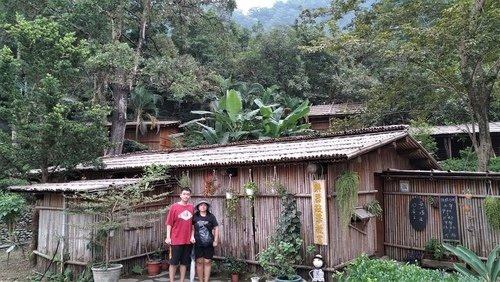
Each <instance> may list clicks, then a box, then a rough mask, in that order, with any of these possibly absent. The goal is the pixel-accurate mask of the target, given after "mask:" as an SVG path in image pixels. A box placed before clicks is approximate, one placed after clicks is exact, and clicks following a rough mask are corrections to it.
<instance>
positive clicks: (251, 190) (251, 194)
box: [245, 188, 254, 196]
mask: <svg viewBox="0 0 500 282" xmlns="http://www.w3.org/2000/svg"><path fill="white" fill-rule="evenodd" d="M245 193H247V195H248V196H253V193H254V191H253V189H250V188H246V189H245Z"/></svg>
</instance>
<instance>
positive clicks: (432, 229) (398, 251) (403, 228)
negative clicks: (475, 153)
mask: <svg viewBox="0 0 500 282" xmlns="http://www.w3.org/2000/svg"><path fill="white" fill-rule="evenodd" d="M401 180H405V181H409V191H408V192H400V181H401ZM490 183H491V185H490ZM499 187H500V181H499V180H498V179H497V180H492V181H491V182H489V181H487V180H486V179H466V178H463V179H457V178H448V179H436V178H432V177H425V178H418V177H417V175H415V178H411V177H410V178H400V177H387V178H385V179H384V202H385V203H384V217H385V221H386V223H391V224H385V245H386V254H387V255H388V256H389V257H391V258H394V259H396V260H405V259H406V258H407V254H408V252H409V251H417V252H418V251H423V250H424V247H425V243H426V241H427V240H430V239H432V238H435V239H439V240H442V228H441V217H440V216H441V215H440V209H439V207H432V206H431V205H430V204H429V202H428V197H430V196H436V197H438V196H457V207H458V211H457V217H458V227H459V234H460V242H459V243H460V244H462V245H464V246H465V247H467V248H469V249H470V250H472V251H473V252H475V253H476V254H478V255H479V256H481V257H487V256H488V254H489V252H490V251H491V250H492V249H493V248H494V247H495V246H496V245H498V244H500V232H498V231H494V230H493V229H492V227H491V226H490V225H489V224H488V222H487V220H486V217H485V215H484V211H483V201H484V198H485V197H486V195H496V196H497V197H499V195H500V190H499ZM467 189H468V190H470V193H472V195H473V198H472V199H471V200H468V199H466V198H465V191H467ZM414 197H418V198H421V199H422V200H423V201H424V203H425V204H426V210H427V212H428V221H427V225H426V227H425V229H424V230H422V231H415V230H414V229H413V228H412V227H411V224H410V221H409V202H410V199H411V198H414ZM465 205H470V207H471V211H470V212H467V211H466V210H465V208H464V207H465Z"/></svg>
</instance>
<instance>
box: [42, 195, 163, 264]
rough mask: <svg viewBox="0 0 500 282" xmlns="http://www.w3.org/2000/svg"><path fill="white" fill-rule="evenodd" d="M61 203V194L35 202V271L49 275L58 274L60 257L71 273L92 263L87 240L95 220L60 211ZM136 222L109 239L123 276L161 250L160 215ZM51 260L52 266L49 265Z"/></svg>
mask: <svg viewBox="0 0 500 282" xmlns="http://www.w3.org/2000/svg"><path fill="white" fill-rule="evenodd" d="M157 189H158V191H160V193H161V192H162V191H166V189H170V188H167V187H163V186H162V187H157ZM65 201H67V199H65V198H64V197H63V194H62V193H45V194H44V196H43V197H41V198H40V199H39V200H38V202H37V209H38V210H39V234H38V247H37V250H36V254H37V266H36V269H37V271H38V272H41V273H43V272H44V271H45V270H46V269H47V268H49V269H50V271H53V272H57V271H60V269H61V264H60V263H57V262H58V261H61V260H62V259H61V257H62V256H63V254H64V261H65V262H66V264H65V267H70V268H71V269H72V270H74V271H75V273H79V272H81V271H82V270H83V269H84V268H85V267H86V265H87V264H88V263H89V262H91V261H92V253H91V251H90V250H89V249H88V244H89V242H90V240H91V232H92V230H91V228H92V226H93V222H94V221H95V220H96V219H94V218H93V217H90V216H85V215H79V214H70V213H67V212H64V206H65ZM165 205H166V203H163V204H161V205H158V206H150V207H145V208H143V210H145V209H153V210H154V209H158V208H162V207H164V206H165ZM139 221H140V222H142V223H141V224H137V225H136V226H131V227H128V228H125V229H123V230H119V231H117V232H115V234H114V237H113V239H112V240H111V254H110V257H111V260H112V261H116V262H119V263H122V264H123V265H124V268H123V273H128V272H129V271H130V269H131V268H132V267H133V266H134V265H136V264H137V265H140V266H144V265H145V263H144V262H145V259H146V255H147V254H149V253H152V252H154V251H156V250H158V249H163V248H164V244H163V240H164V239H165V238H164V237H165V223H164V216H153V215H148V216H144V217H141V218H140V219H139ZM162 238H163V239H162ZM54 254H55V256H54ZM53 257H54V258H55V259H54V261H55V263H52V264H51V263H50V261H51V260H52V258H53ZM49 265H50V267H49Z"/></svg>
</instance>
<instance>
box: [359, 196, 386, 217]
mask: <svg viewBox="0 0 500 282" xmlns="http://www.w3.org/2000/svg"><path fill="white" fill-rule="evenodd" d="M363 208H364V209H365V210H367V211H368V212H370V213H371V214H373V215H374V216H376V217H379V218H381V217H382V214H383V213H384V211H383V210H382V207H381V206H380V203H379V201H377V200H373V201H371V202H369V203H366V204H364V205H363Z"/></svg>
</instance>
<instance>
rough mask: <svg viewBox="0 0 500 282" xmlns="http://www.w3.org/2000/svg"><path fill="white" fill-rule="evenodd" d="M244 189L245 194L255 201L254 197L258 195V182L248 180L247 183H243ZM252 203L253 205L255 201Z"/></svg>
mask: <svg viewBox="0 0 500 282" xmlns="http://www.w3.org/2000/svg"><path fill="white" fill-rule="evenodd" d="M243 189H245V196H246V197H248V198H249V199H250V200H252V201H253V199H254V198H255V196H256V195H257V183H255V182H253V181H249V182H246V183H245V184H243ZM247 190H248V192H250V191H251V193H250V194H249V193H248V192H247ZM252 205H253V203H252Z"/></svg>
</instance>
